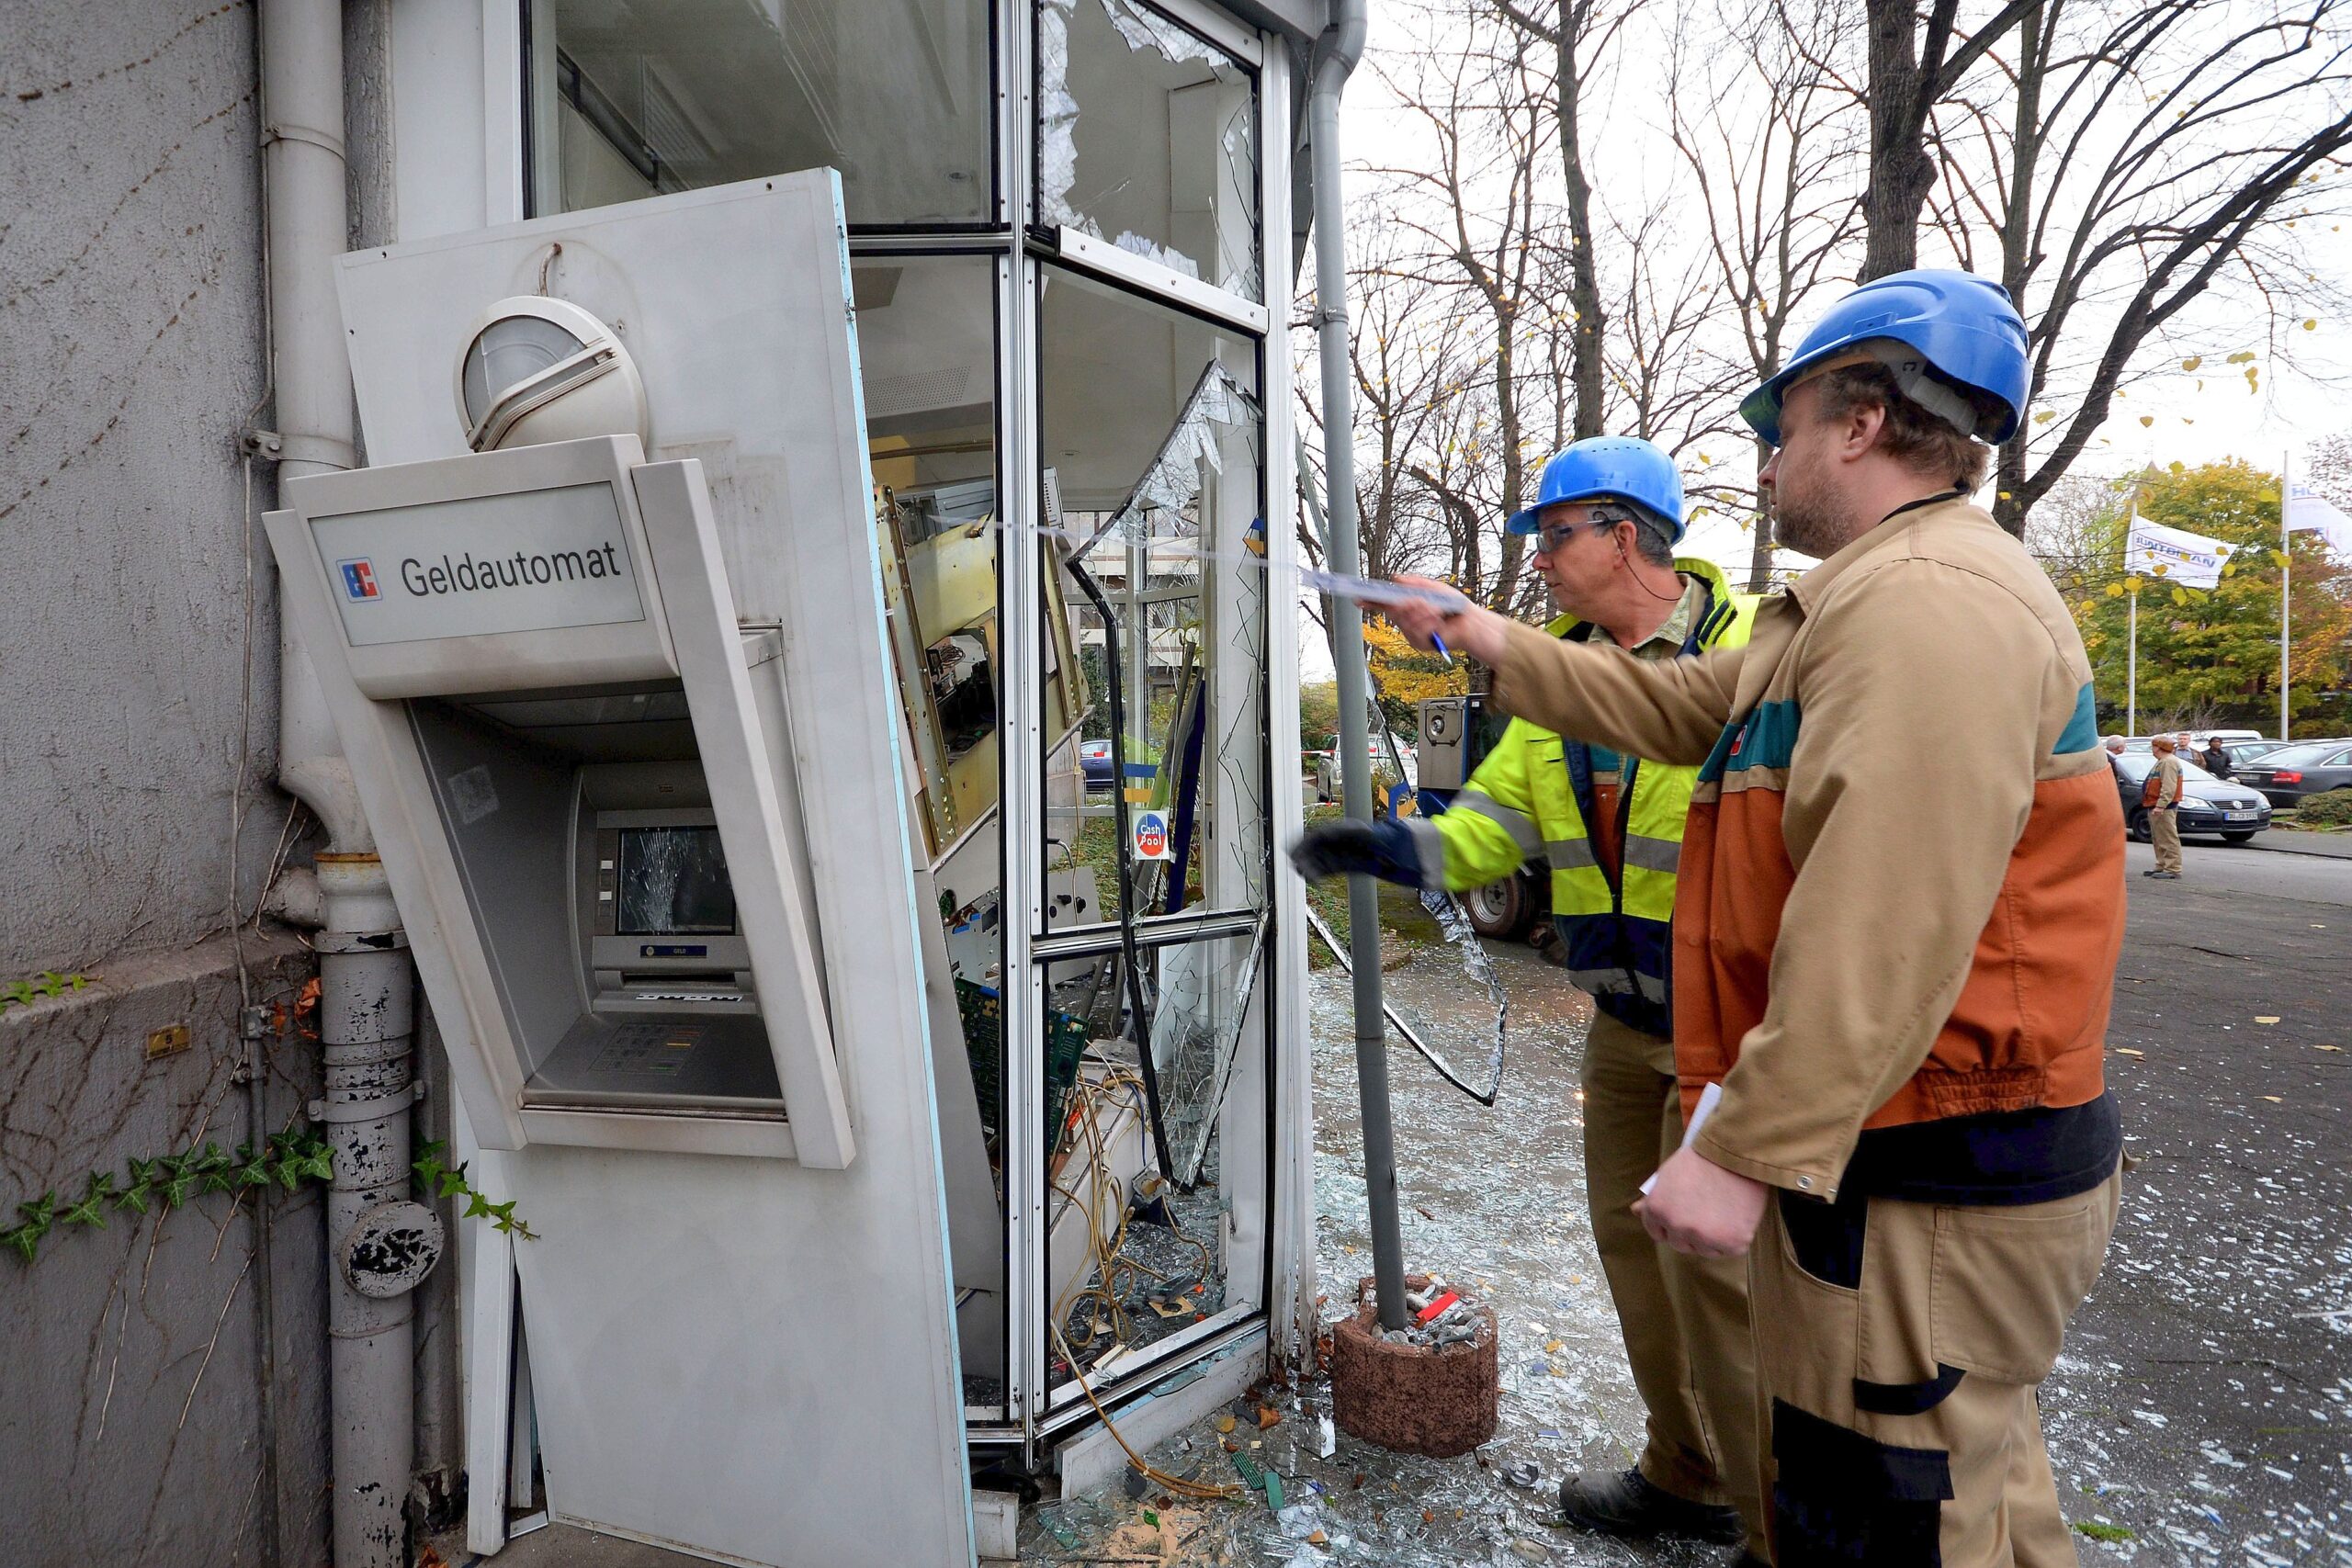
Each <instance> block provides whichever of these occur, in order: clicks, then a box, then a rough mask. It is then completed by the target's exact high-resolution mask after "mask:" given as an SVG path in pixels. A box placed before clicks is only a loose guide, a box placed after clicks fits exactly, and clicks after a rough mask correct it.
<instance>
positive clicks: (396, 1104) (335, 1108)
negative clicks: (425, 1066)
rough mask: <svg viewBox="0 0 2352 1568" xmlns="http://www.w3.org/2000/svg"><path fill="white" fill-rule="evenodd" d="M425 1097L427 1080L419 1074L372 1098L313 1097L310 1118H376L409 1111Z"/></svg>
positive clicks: (369, 1119)
mask: <svg viewBox="0 0 2352 1568" xmlns="http://www.w3.org/2000/svg"><path fill="white" fill-rule="evenodd" d="M423 1099H424V1079H423V1078H417V1079H415V1080H414V1081H413V1082H412V1083H410V1085H409V1086H408V1087H407V1088H406V1089H401V1090H399V1091H398V1092H396V1093H393V1094H379V1095H378V1096H377V1097H376V1098H375V1099H373V1100H312V1101H311V1104H310V1112H311V1121H313V1122H328V1123H330V1124H333V1123H335V1122H373V1121H376V1120H377V1119H378V1118H379V1117H384V1116H393V1115H397V1114H399V1113H400V1112H401V1111H406V1110H407V1109H408V1108H409V1107H410V1106H412V1105H414V1104H416V1103H417V1102H418V1101H419V1100H423Z"/></svg>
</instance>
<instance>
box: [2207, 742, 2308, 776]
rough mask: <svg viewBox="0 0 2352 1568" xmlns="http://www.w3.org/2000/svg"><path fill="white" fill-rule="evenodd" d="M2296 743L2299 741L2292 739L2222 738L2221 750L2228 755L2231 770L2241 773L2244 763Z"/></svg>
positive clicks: (2243, 770)
mask: <svg viewBox="0 0 2352 1568" xmlns="http://www.w3.org/2000/svg"><path fill="white" fill-rule="evenodd" d="M2298 744H2300V742H2298V741H2293V740H2224V741H2222V750H2224V751H2226V752H2228V753H2229V755H2230V770H2231V772H2232V773H2238V774H2240V775H2243V774H2244V773H2245V767H2246V764H2247V763H2249V762H2251V761H2254V760H2255V759H2256V758H2257V757H2267V756H2268V755H2270V753H2271V752H2273V751H2283V750H2286V749H2287V748H2288V747H2290V746H2294V745H2298Z"/></svg>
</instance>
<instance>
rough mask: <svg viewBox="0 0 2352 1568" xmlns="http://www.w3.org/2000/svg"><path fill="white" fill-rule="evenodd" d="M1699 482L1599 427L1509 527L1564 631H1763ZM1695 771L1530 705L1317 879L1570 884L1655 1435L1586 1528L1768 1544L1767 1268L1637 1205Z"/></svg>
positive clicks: (1570, 1507)
mask: <svg viewBox="0 0 2352 1568" xmlns="http://www.w3.org/2000/svg"><path fill="white" fill-rule="evenodd" d="M1683 511H1684V507H1683V493H1682V476H1681V474H1680V473H1679V472H1678V471H1677V470H1676V468H1675V466H1674V459H1673V458H1672V457H1668V455H1667V454H1666V453H1665V452H1663V451H1661V450H1660V449H1659V448H1658V447H1657V446H1654V445H1652V444H1651V443H1650V442H1647V441H1642V440H1637V439H1633V438H1627V437H1614V436H1596V437H1593V438H1590V439H1588V440H1584V441H1579V442H1577V443H1576V444H1575V445H1574V446H1570V447H1568V448H1567V449H1566V451H1564V452H1562V453H1560V454H1559V455H1558V456H1557V457H1554V458H1553V459H1552V460H1551V461H1550V462H1548V463H1546V464H1545V465H1544V476H1543V479H1542V480H1541V482H1540V483H1539V485H1538V487H1537V491H1536V495H1535V501H1534V504H1533V505H1532V506H1530V507H1528V508H1527V509H1526V510H1525V511H1523V512H1520V513H1514V514H1513V515H1512V517H1511V518H1510V522H1509V524H1508V526H1509V528H1510V532H1511V533H1513V534H1517V535H1521V536H1529V537H1531V538H1532V541H1533V543H1534V546H1535V555H1534V568H1535V570H1536V572H1537V574H1538V575H1539V576H1541V577H1542V578H1543V579H1544V585H1545V586H1546V587H1548V588H1549V589H1551V591H1552V598H1553V601H1554V603H1555V604H1557V605H1558V606H1559V608H1560V610H1561V612H1562V613H1561V615H1560V616H1559V618H1558V619H1556V620H1555V621H1553V622H1552V623H1551V624H1550V625H1549V626H1545V627H1544V634H1545V635H1546V636H1549V637H1558V638H1561V639H1563V640H1564V641H1568V642H1574V643H1578V644H1587V645H1589V646H1591V647H1593V648H1596V649H1600V648H1606V649H1623V654H1620V655H1619V657H1623V656H1624V655H1625V654H1630V655H1631V656H1632V657H1633V658H1634V659H1636V660H1643V661H1645V662H1666V661H1672V660H1690V659H1695V658H1698V657H1699V656H1700V655H1702V654H1703V653H1705V652H1707V651H1709V650H1710V649H1717V648H1736V647H1737V646H1738V645H1739V644H1741V643H1743V642H1746V641H1747V628H1748V625H1749V623H1750V622H1751V621H1752V620H1753V619H1754V618H1755V614H1756V603H1757V602H1756V600H1755V599H1753V598H1752V597H1750V596H1748V595H1747V594H1744V593H1736V592H1733V591H1732V587H1731V584H1730V583H1729V582H1728V581H1725V579H1724V574H1723V572H1722V570H1720V569H1718V568H1717V567H1716V566H1715V565H1714V564H1713V563H1712V562H1710V561H1707V560H1704V559H1702V558H1695V557H1679V556H1677V555H1676V554H1675V553H1674V547H1675V545H1676V544H1677V543H1678V542H1679V540H1680V539H1681V537H1682V532H1683ZM1698 774H1699V771H1698V769H1697V768H1696V767H1693V766H1691V765H1688V764H1684V765H1680V766H1676V765H1673V764H1669V763H1666V762H1658V761H1648V760H1646V759H1645V758H1644V757H1642V756H1641V755H1640V754H1638V753H1634V752H1619V751H1615V750H1609V749H1607V748H1605V747H1600V746H1588V745H1586V744H1585V743H1584V742H1582V741H1578V740H1565V741H1564V740H1563V739H1561V737H1560V736H1559V735H1558V734H1556V733H1555V732H1554V731H1552V730H1549V729H1545V728H1541V727H1539V726H1537V725H1534V724H1531V723H1529V722H1528V721H1527V720H1526V719H1523V718H1515V719H1513V720H1511V722H1510V728H1507V729H1505V730H1504V731H1503V734H1502V737H1501V739H1498V741H1497V742H1496V743H1495V747H1494V750H1491V751H1489V752H1488V753H1487V756H1486V759H1485V760H1484V761H1481V762H1480V763H1479V764H1478V768H1477V771H1476V773H1472V774H1471V775H1470V778H1469V781H1468V783H1467V784H1465V785H1464V788H1463V789H1462V791H1461V793H1460V794H1458V795H1455V796H1454V798H1453V803H1452V804H1451V805H1450V806H1449V807H1448V808H1447V809H1446V810H1445V811H1444V812H1443V813H1442V814H1440V815H1438V816H1435V817H1430V818H1403V819H1400V820H1394V821H1388V822H1353V821H1340V822H1333V823H1329V824H1326V825H1323V826H1319V827H1315V828H1310V829H1307V830H1306V836H1305V837H1304V838H1303V839H1302V840H1300V841H1299V843H1298V846H1297V847H1296V848H1295V850H1293V851H1292V852H1291V861H1292V863H1293V864H1295V865H1296V866H1297V867H1298V869H1299V871H1300V872H1301V873H1302V874H1305V875H1306V876H1310V877H1321V876H1330V875H1336V874H1342V873H1363V874H1367V875H1372V876H1378V877H1382V878H1385V879H1386V880H1388V881H1391V882H1401V883H1404V884H1406V885H1407V886H1418V887H1428V888H1447V889H1451V890H1453V891H1457V892H1458V891H1461V890H1464V889H1466V888H1472V887H1478V886H1484V885H1485V884H1487V883H1489V882H1492V881H1494V880H1496V879H1497V878H1498V877H1503V876H1510V875H1512V874H1516V873H1517V872H1518V871H1519V869H1520V868H1521V866H1522V865H1528V866H1543V867H1545V868H1548V870H1549V873H1550V880H1551V889H1552V920H1553V927H1554V930H1555V931H1556V933H1557V936H1558V941H1559V945H1560V948H1561V951H1562V952H1563V953H1565V954H1566V957H1565V963H1566V967H1567V970H1568V977H1569V979H1570V980H1571V981H1572V982H1573V983H1574V984H1575V985H1576V986H1577V987H1578V988H1579V989H1581V990H1583V991H1585V992H1586V993H1587V994H1589V996H1590V997H1591V998H1592V1001H1593V1019H1592V1027H1591V1029H1590V1030H1589V1032H1587V1034H1586V1036H1585V1044H1584V1062H1583V1069H1582V1075H1581V1082H1582V1093H1581V1096H1580V1098H1581V1099H1582V1100H1583V1102H1584V1103H1583V1111H1584V1167H1585V1202H1586V1207H1587V1210H1588V1211H1589V1213H1590V1215H1591V1219H1592V1236H1593V1242H1594V1245H1595V1247H1596V1249H1597V1250H1598V1251H1599V1252H1600V1267H1601V1271H1602V1273H1603V1274H1604V1275H1605V1276H1606V1277H1607V1279H1608V1280H1609V1293H1610V1296H1611V1300H1612V1301H1613V1302H1614V1303H1615V1304H1616V1308H1617V1322H1618V1325H1619V1328H1620V1330H1621V1332H1622V1333H1623V1336H1624V1341H1625V1359H1626V1360H1627V1362H1628V1363H1629V1365H1630V1367H1631V1369H1632V1371H1633V1374H1634V1391H1635V1392H1636V1393H1639V1394H1640V1395H1641V1397H1642V1403H1643V1404H1644V1405H1645V1407H1646V1409H1647V1410H1648V1413H1649V1433H1648V1440H1647V1441H1646V1442H1645V1444H1644V1445H1643V1448H1642V1451H1641V1453H1640V1456H1639V1457H1638V1458H1637V1459H1636V1461H1634V1464H1633V1465H1632V1466H1630V1467H1628V1468H1626V1469H1623V1470H1616V1469H1611V1470H1601V1471H1592V1472H1586V1473H1583V1474H1579V1475H1572V1476H1570V1477H1568V1479H1567V1480H1566V1482H1565V1483H1563V1484H1562V1486H1561V1488H1560V1508H1561V1511H1562V1512H1563V1513H1564V1514H1566V1517H1567V1518H1568V1519H1569V1521H1570V1522H1571V1523H1574V1524H1577V1525H1580V1526H1582V1527H1583V1528H1585V1529H1593V1530H1600V1531H1602V1532H1605V1533H1607V1534H1611V1535H1618V1536H1629V1537H1649V1536H1660V1535H1673V1536H1687V1537H1694V1538H1696V1539H1698V1540H1708V1541H1714V1542H1718V1543H1721V1544H1724V1545H1731V1544H1733V1543H1736V1542H1737V1541H1740V1540H1743V1539H1745V1540H1747V1541H1748V1542H1749V1543H1750V1544H1751V1545H1752V1546H1754V1547H1755V1548H1757V1549H1758V1551H1760V1550H1761V1549H1762V1547H1763V1544H1764V1535H1763V1530H1764V1522H1763V1493H1762V1488H1761V1486H1760V1484H1759V1476H1760V1472H1759V1470H1758V1456H1757V1448H1756V1424H1757V1408H1756V1352H1755V1348H1754V1345H1755V1341H1754V1336H1753V1334H1752V1332H1751V1331H1750V1328H1749V1323H1748V1311H1747V1266H1746V1264H1745V1263H1744V1262H1742V1261H1741V1260H1740V1259H1737V1258H1690V1257H1685V1256H1683V1255H1682V1254H1680V1253H1678V1252H1676V1251H1674V1250H1673V1249H1672V1248H1671V1247H1666V1246H1664V1245H1662V1244H1661V1243H1659V1242H1657V1241H1656V1240H1654V1239H1653V1238H1652V1237H1651V1236H1650V1235H1649V1233H1648V1232H1647V1231H1645V1229H1643V1227H1642V1221H1641V1216H1640V1215H1639V1214H1637V1213H1634V1203H1635V1201H1637V1200H1638V1199H1639V1198H1640V1197H1641V1184H1642V1182H1643V1180H1644V1179H1646V1178H1647V1177H1648V1176H1649V1175H1650V1173H1651V1172H1652V1171H1654V1170H1656V1169H1657V1168H1658V1165H1659V1163H1660V1162H1661V1161H1663V1160H1664V1159H1665V1158H1666V1157H1667V1156H1668V1155H1670V1154H1671V1153H1673V1152H1674V1150H1675V1148H1676V1147H1677V1146H1678V1145H1679V1144H1680V1143H1681V1141H1682V1096H1681V1092H1680V1089H1679V1085H1678V1083H1677V1081H1676V1077H1675V1068H1674V1041H1673V1037H1672V1036H1673V1017H1674V1014H1673V1003H1672V1001H1671V1000H1670V998H1669V981H1670V979H1671V971H1670V968H1669V963H1668V961H1669V959H1670V957H1671V953H1672V925H1671V919H1672V916H1673V912H1674V897H1675V884H1676V877H1675V872H1676V867H1677V866H1678V865H1679V863H1680V861H1681V855H1682V828H1683V824H1684V823H1685V821H1687V820H1688V819H1689V817H1690V806H1691V789H1692V788H1693V787H1694V786H1695V784H1697V782H1698Z"/></svg>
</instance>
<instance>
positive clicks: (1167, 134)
mask: <svg viewBox="0 0 2352 1568" xmlns="http://www.w3.org/2000/svg"><path fill="white" fill-rule="evenodd" d="M1037 64H1038V72H1037V74H1038V105H1037V108H1038V124H1037V216H1038V219H1039V220H1040V221H1041V222H1046V223H1057V224H1061V225H1063V226H1065V227H1068V228H1073V229H1077V230H1080V231H1083V232H1085V233H1088V234H1091V235H1093V236H1094V237H1095V238H1096V239H1098V240H1105V241H1108V242H1110V243H1112V244H1114V245H1116V246H1118V247H1119V248H1120V249H1121V250H1125V251H1131V252H1133V253H1134V254H1136V255H1139V256H1142V257H1144V258H1145V259H1146V260H1148V261H1154V262H1158V263H1159V264H1160V265H1163V266H1166V267H1170V268H1171V269H1173V270H1174V271H1176V272H1179V273H1182V274H1183V275H1184V276H1187V277H1197V278H1200V279H1202V280H1203V281H1204V282H1207V283H1211V284H1214V285H1215V286H1216V287H1217V288H1223V289H1226V290H1227V291H1229V292H1231V293H1235V294H1238V295H1240V296H1242V297H1243V298H1244V299H1263V298H1264V284H1263V279H1262V276H1261V271H1260V265H1259V247H1258V104H1257V78H1256V76H1255V75H1254V74H1253V73H1251V72H1250V71H1249V70H1248V69H1247V68H1246V67H1244V66H1243V65H1241V64H1240V63H1239V62H1237V61H1235V60H1234V59H1233V58H1232V57H1231V56H1230V55H1227V53H1226V52H1225V51H1222V50H1220V49H1218V48H1216V46H1215V45H1213V44H1210V43H1207V42H1205V41H1204V40H1203V39H1200V38H1199V37H1198V36H1196V35H1195V34H1193V33H1192V32H1191V31H1189V30H1187V29H1186V28H1182V27H1181V26H1179V25H1178V24H1176V23H1175V22H1172V21H1170V20H1168V19H1167V18H1166V17H1161V16H1160V15H1159V13H1157V12H1155V11H1153V10H1151V9H1150V8H1149V7H1148V6H1145V5H1143V4H1141V3H1140V0H1042V3H1041V4H1040V5H1039V6H1038V10H1037Z"/></svg>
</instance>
